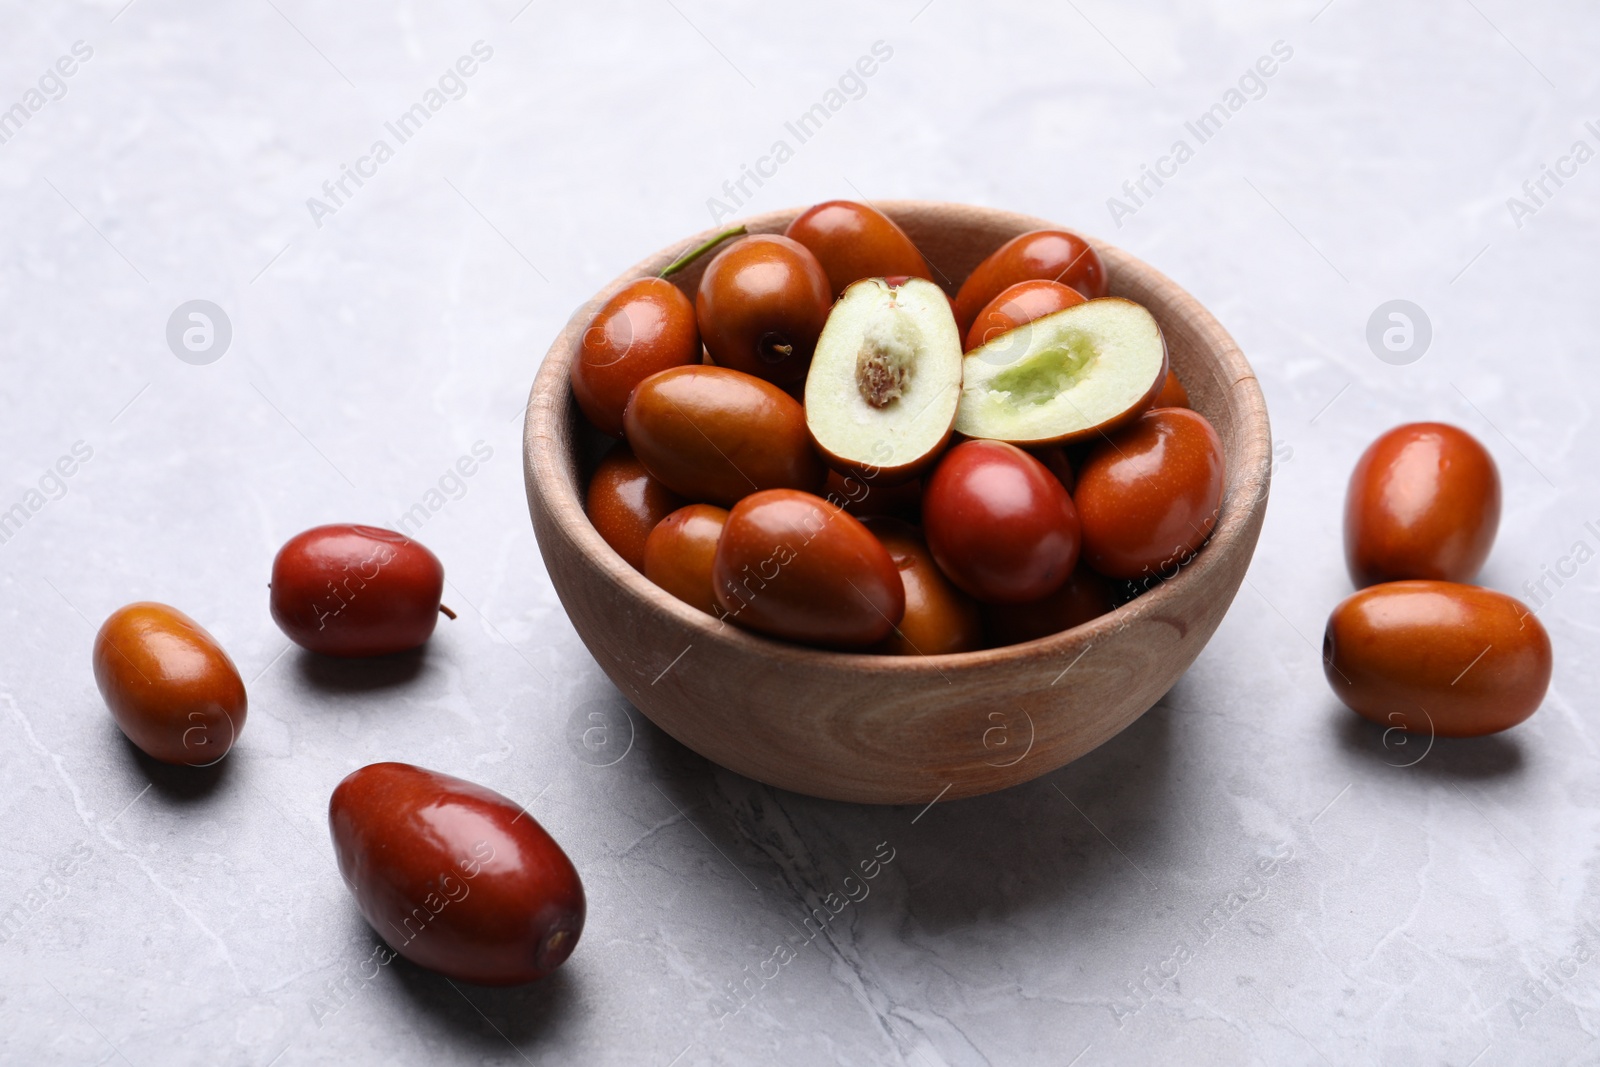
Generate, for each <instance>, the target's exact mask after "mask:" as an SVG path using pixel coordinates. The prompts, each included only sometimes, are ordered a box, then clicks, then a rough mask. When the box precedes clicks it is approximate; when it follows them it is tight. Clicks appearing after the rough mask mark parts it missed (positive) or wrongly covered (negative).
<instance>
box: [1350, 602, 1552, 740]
mask: <svg viewBox="0 0 1600 1067" xmlns="http://www.w3.org/2000/svg"><path fill="white" fill-rule="evenodd" d="M1322 663H1323V672H1324V673H1325V674H1326V675H1327V677H1328V684H1329V685H1331V686H1332V687H1333V692H1334V694H1335V695H1336V696H1337V697H1338V698H1339V699H1340V700H1342V701H1343V702H1344V703H1345V705H1346V706H1348V707H1349V708H1350V709H1351V710H1352V711H1355V712H1356V713H1357V714H1359V715H1361V716H1362V717H1364V718H1367V719H1370V720H1372V721H1373V722H1375V723H1377V724H1378V725H1379V726H1384V727H1394V728H1398V729H1402V730H1406V731H1408V732H1411V733H1419V734H1425V735H1428V736H1438V737H1478V736H1480V735H1482V734H1492V733H1498V732H1499V731H1501V730H1506V729H1509V728H1510V727H1513V726H1515V725H1517V723H1519V722H1522V721H1523V720H1524V719H1526V718H1527V717H1528V716H1530V715H1532V714H1533V713H1534V712H1535V711H1537V710H1538V708H1539V704H1540V703H1541V702H1542V701H1543V700H1544V695H1545V691H1546V690H1547V689H1549V687H1550V673H1551V669H1552V659H1551V650H1550V636H1549V634H1547V633H1546V632H1545V629H1544V626H1543V624H1542V623H1540V622H1539V619H1538V617H1537V616H1535V615H1534V614H1533V612H1531V611H1529V610H1528V608H1527V607H1526V606H1525V605H1524V604H1522V603H1521V602H1520V601H1518V600H1515V599H1513V598H1511V597H1508V596H1506V595H1505V594H1503V593H1497V592H1495V591H1493V590H1491V589H1483V588H1480V587H1478V586H1475V585H1461V584H1458V583H1455V582H1438V581H1406V582H1385V583H1382V584H1380V585H1373V586H1368V587H1367V588H1366V589H1363V590H1361V591H1360V592H1358V593H1356V594H1354V595H1353V596H1351V597H1349V598H1348V599H1346V600H1345V601H1344V602H1343V603H1341V604H1340V605H1339V606H1338V607H1336V608H1334V609H1333V614H1332V615H1330V616H1329V617H1328V628H1327V631H1326V633H1325V634H1324V635H1323V638H1322Z"/></svg>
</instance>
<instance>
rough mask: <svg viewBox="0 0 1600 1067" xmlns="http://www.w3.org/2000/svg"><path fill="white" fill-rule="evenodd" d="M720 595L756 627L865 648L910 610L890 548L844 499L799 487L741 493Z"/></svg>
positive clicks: (719, 564)
mask: <svg viewBox="0 0 1600 1067" xmlns="http://www.w3.org/2000/svg"><path fill="white" fill-rule="evenodd" d="M712 575H713V580H714V582H715V585H716V596H717V604H718V606H719V607H721V609H722V612H723V613H724V615H725V616H726V618H728V619H729V620H731V621H733V622H736V623H738V624H739V625H741V626H746V627H748V628H750V629H752V630H756V631H759V632H761V633H764V634H768V635H770V636H772V637H780V638H784V639H786V640H789V641H799V642H802V643H804V644H809V645H822V646H824V647H828V648H843V649H850V648H866V647H867V646H869V645H873V644H876V643H877V642H879V641H882V640H883V639H884V638H885V637H888V636H889V634H890V633H891V632H893V630H894V628H895V627H896V626H897V625H899V623H900V620H901V618H902V617H903V616H904V615H905V610H906V591H905V586H904V585H903V584H902V583H901V581H900V572H899V570H898V569H897V568H896V567H895V565H894V560H893V559H892V558H891V557H890V555H889V552H888V550H887V549H885V548H884V547H883V545H881V544H879V543H878V539H877V538H875V537H873V536H872V534H871V533H870V532H869V531H868V530H867V528H866V527H865V526H863V525H862V524H861V521H860V520H859V519H857V518H855V517H854V516H852V515H849V514H847V513H846V512H845V511H844V510H843V509H842V508H837V507H835V506H834V505H832V504H830V503H828V502H827V501H826V500H823V499H822V498H821V497H817V496H812V495H811V494H810V493H801V492H797V491H796V490H793V489H769V490H766V491H764V492H760V493H753V494H751V495H750V496H747V497H745V498H744V499H743V500H741V501H739V503H738V504H736V505H735V506H734V508H733V511H732V513H730V514H729V516H728V522H727V525H726V526H724V527H723V530H722V539H721V540H720V541H719V542H718V543H717V555H716V561H715V563H714V565H713V569H712Z"/></svg>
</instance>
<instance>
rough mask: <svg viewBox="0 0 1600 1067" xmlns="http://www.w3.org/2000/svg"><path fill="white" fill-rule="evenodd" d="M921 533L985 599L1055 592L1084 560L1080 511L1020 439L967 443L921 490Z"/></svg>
mask: <svg viewBox="0 0 1600 1067" xmlns="http://www.w3.org/2000/svg"><path fill="white" fill-rule="evenodd" d="M922 522H923V532H924V534H925V535H926V537H927V540H928V548H929V549H930V550H931V551H932V552H933V558H934V559H935V560H936V561H938V564H939V569H940V570H942V571H944V573H945V574H946V575H947V576H948V577H949V578H950V580H951V581H952V582H954V583H955V584H956V585H957V586H958V587H959V588H961V589H962V590H964V591H965V592H967V593H968V594H970V595H972V596H974V597H977V598H978V599H979V600H983V601H988V602H991V603H1000V604H1015V603H1023V602H1026V601H1029V600H1037V599H1039V598H1040V597H1042V596H1046V595H1048V594H1050V593H1052V592H1054V591H1055V590H1056V589H1057V588H1058V587H1059V586H1060V585H1061V583H1062V582H1065V581H1066V580H1067V576H1068V575H1070V574H1071V573H1072V568H1073V566H1074V565H1075V564H1076V563H1077V561H1078V543H1079V542H1078V538H1079V534H1078V515H1077V511H1076V509H1075V508H1074V507H1073V505H1072V498H1071V497H1070V496H1068V495H1067V491H1066V490H1065V489H1064V488H1062V486H1061V483H1060V482H1059V481H1058V480H1057V479H1056V476H1055V475H1053V474H1051V473H1050V471H1049V470H1047V469H1046V468H1045V466H1044V464H1042V463H1040V462H1039V461H1038V460H1036V459H1034V458H1033V457H1032V456H1030V455H1028V453H1026V452H1024V451H1023V450H1022V449H1020V448H1017V447H1016V446H1015V445H1008V444H1005V443H1004V442H1001V441H966V442H963V443H962V444H959V445H957V446H956V447H954V448H952V449H951V450H950V451H949V452H947V453H945V455H944V458H943V459H941V460H940V461H939V465H938V466H937V467H935V468H934V471H933V475H932V476H931V477H930V478H929V479H928V481H927V486H926V488H924V490H923V493H922Z"/></svg>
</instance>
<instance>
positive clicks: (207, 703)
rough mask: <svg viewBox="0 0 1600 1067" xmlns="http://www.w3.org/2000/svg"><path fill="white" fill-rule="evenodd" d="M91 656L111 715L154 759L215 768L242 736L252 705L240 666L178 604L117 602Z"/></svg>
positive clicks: (96, 677) (96, 678) (96, 639)
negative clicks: (124, 605)
mask: <svg viewBox="0 0 1600 1067" xmlns="http://www.w3.org/2000/svg"><path fill="white" fill-rule="evenodd" d="M92 659H93V663H94V681H95V685H97V686H98V687H99V688H100V695H101V696H102V697H103V698H105V702H106V706H107V707H108V708H110V709H111V717H112V718H113V719H115V720H116V723H117V726H118V727H119V728H120V729H121V730H122V732H123V733H124V734H125V735H126V736H127V738H128V740H129V741H132V742H133V743H134V744H135V745H137V746H139V748H140V749H141V750H142V751H143V752H144V753H145V755H147V756H149V757H151V758H152V759H158V760H160V761H161V762H163V763H180V764H185V765H187V766H191V767H209V766H210V765H211V764H213V763H215V762H217V761H218V760H220V759H221V758H222V757H223V756H226V755H227V754H228V750H229V749H231V748H232V747H233V743H234V742H235V741H237V740H238V739H239V734H240V732H241V731H242V730H243V729H244V720H245V712H246V704H247V700H246V697H245V691H244V682H243V681H242V680H240V678H239V670H238V668H237V667H235V666H234V665H233V660H231V659H229V658H228V654H227V653H226V652H224V651H223V650H222V646H221V645H219V644H217V642H216V640H215V639H214V638H213V637H212V636H211V635H210V634H209V633H207V632H206V631H205V629H204V628H203V627H201V625H200V624H199V623H197V622H195V621H194V620H193V619H191V618H189V616H187V615H185V614H184V613H183V612H181V611H179V610H178V609H177V608H172V607H168V606H167V605H165V604H156V603H153V602H150V601H141V602H140V603H137V604H129V605H127V606H126V607H122V608H118V609H117V610H116V611H114V612H112V613H111V615H110V617H109V618H107V619H106V621H105V622H104V623H102V624H101V626H100V632H99V633H97V634H96V635H95V639H94V652H93V654H92Z"/></svg>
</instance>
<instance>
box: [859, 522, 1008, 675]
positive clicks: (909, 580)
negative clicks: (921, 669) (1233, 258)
mask: <svg viewBox="0 0 1600 1067" xmlns="http://www.w3.org/2000/svg"><path fill="white" fill-rule="evenodd" d="M865 525H866V527H867V529H869V530H871V531H872V534H873V536H874V537H876V538H877V539H878V541H879V542H880V543H881V544H882V545H883V547H884V548H885V549H887V550H888V552H889V558H890V559H892V560H894V565H895V567H896V568H898V569H899V571H900V582H901V584H902V585H904V586H905V590H906V612H905V615H904V616H902V617H901V619H900V625H899V626H897V627H895V632H894V633H892V634H890V635H889V636H888V637H887V638H886V639H885V640H884V641H883V643H882V644H880V645H878V646H876V647H875V648H874V649H873V651H874V652H880V653H883V654H884V655H889V656H943V655H949V654H950V653H953V652H971V651H972V650H973V649H977V648H982V647H983V619H982V617H981V616H980V615H979V613H978V602H977V601H975V600H973V599H972V598H971V597H969V596H967V594H965V593H963V592H962V591H961V590H959V589H957V588H956V587H955V586H954V585H953V584H951V582H950V579H948V578H946V577H945V576H944V572H943V571H941V570H940V569H939V565H938V564H937V563H935V562H934V561H933V553H931V552H929V551H928V545H927V542H925V541H924V540H923V538H922V533H921V532H920V531H919V530H918V529H917V528H916V527H915V526H912V525H911V524H910V523H906V522H902V521H900V520H899V519H893V518H886V517H878V518H869V519H866V520H865Z"/></svg>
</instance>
